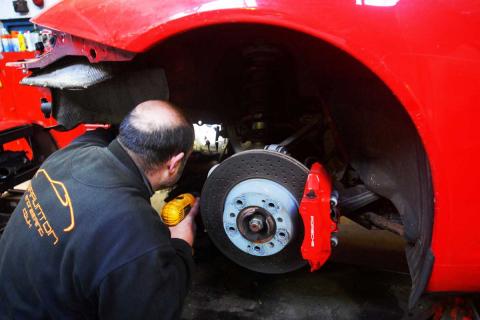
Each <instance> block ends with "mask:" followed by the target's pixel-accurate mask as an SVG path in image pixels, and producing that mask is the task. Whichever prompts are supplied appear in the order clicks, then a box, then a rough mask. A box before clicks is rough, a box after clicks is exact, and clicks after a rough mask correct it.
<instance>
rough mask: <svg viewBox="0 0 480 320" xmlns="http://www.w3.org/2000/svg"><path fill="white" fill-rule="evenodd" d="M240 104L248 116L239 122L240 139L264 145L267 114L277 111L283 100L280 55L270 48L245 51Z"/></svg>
mask: <svg viewBox="0 0 480 320" xmlns="http://www.w3.org/2000/svg"><path fill="white" fill-rule="evenodd" d="M242 56H243V60H244V66H245V67H244V72H243V77H242V78H243V86H242V104H243V109H244V110H248V115H247V116H246V117H244V118H243V119H242V129H243V130H242V131H243V132H242V133H241V135H242V136H246V137H247V138H248V139H250V140H252V142H253V143H263V142H264V141H265V138H266V136H267V135H268V132H269V123H268V121H269V120H270V119H269V118H270V111H271V110H278V108H279V106H280V104H281V102H282V101H283V99H282V96H281V95H282V92H283V90H281V87H282V83H281V79H282V78H281V77H280V71H281V69H282V62H281V61H282V59H281V52H280V51H279V50H278V49H276V48H274V47H271V46H267V45H258V46H251V47H248V48H247V49H245V50H244V51H243V53H242Z"/></svg>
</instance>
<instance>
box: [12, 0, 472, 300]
mask: <svg viewBox="0 0 480 320" xmlns="http://www.w3.org/2000/svg"><path fill="white" fill-rule="evenodd" d="M33 22H34V23H36V24H38V25H40V26H42V27H45V28H47V29H49V30H50V36H49V37H48V41H46V42H45V43H44V47H45V52H44V54H43V55H42V56H40V57H39V58H38V59H35V60H30V61H27V62H22V63H20V64H18V66H20V67H23V68H26V69H29V70H30V71H32V72H33V73H32V75H31V76H29V77H28V78H26V79H24V80H23V81H24V83H26V84H30V85H39V86H46V87H49V88H51V92H52V97H53V115H54V117H55V118H56V119H57V121H58V122H59V123H61V124H62V125H63V126H65V127H67V128H68V127H74V126H75V125H76V124H77V123H79V122H87V123H118V122H119V121H120V119H122V117H123V116H124V115H125V114H126V112H128V110H130V109H131V108H132V107H133V106H134V105H135V104H136V103H138V102H140V101H143V100H146V99H169V100H170V101H172V102H173V103H175V104H177V105H179V106H181V107H183V108H184V109H185V110H186V112H187V113H188V114H189V116H190V117H191V118H192V120H193V121H199V120H201V121H203V123H218V124H222V129H221V131H220V130H218V134H217V138H218V137H219V136H220V135H221V136H224V137H226V138H227V139H228V145H227V147H226V149H222V150H219V149H218V146H217V149H215V150H213V151H211V152H210V153H209V157H210V160H214V162H216V163H217V164H218V166H216V167H215V168H214V169H212V170H211V172H210V175H209V176H208V178H207V179H206V182H205V184H204V187H203V193H202V203H201V207H202V217H203V221H204V223H205V226H206V229H207V230H208V233H209V235H210V237H211V238H212V240H213V242H214V243H215V244H216V245H217V246H218V248H219V249H220V250H221V251H222V252H223V253H224V254H225V255H227V256H228V257H229V258H231V259H232V260H234V261H235V262H237V263H239V264H240V265H242V266H244V267H247V268H250V269H252V270H256V271H259V272H266V273H281V272H287V271H291V270H294V269H297V268H299V267H301V266H303V265H304V264H305V260H304V258H305V256H306V252H303V251H301V246H302V241H303V239H304V233H305V234H306V232H304V230H305V231H306V230H308V232H312V238H311V239H310V238H309V235H308V234H307V237H305V238H307V239H309V240H308V241H310V240H311V242H312V246H313V242H314V238H313V236H314V233H313V232H314V231H313V228H312V229H311V227H313V220H312V225H309V222H308V221H306V220H305V216H304V215H303V212H302V210H300V211H301V212H302V216H300V215H299V214H298V211H299V209H301V208H300V207H302V206H303V205H306V204H307V202H306V200H305V198H308V196H309V195H308V194H307V193H305V194H304V189H305V183H306V181H307V176H308V174H309V172H310V171H309V170H310V167H311V165H312V164H313V163H319V164H321V166H320V169H322V168H324V169H325V170H326V174H325V175H320V176H318V175H317V176H315V177H317V178H319V179H320V180H319V181H320V182H321V185H323V189H321V190H323V191H325V190H326V189H325V188H327V189H328V188H332V190H333V191H332V192H331V195H334V196H333V197H332V198H331V200H332V203H331V204H330V206H331V207H332V208H333V207H334V206H336V207H335V210H331V211H332V216H331V217H330V220H325V219H324V220H323V221H324V224H317V225H315V228H316V229H315V230H320V231H322V230H323V231H325V228H331V229H328V230H327V231H326V232H324V233H326V234H328V236H329V239H328V240H331V243H332V245H335V244H336V238H335V233H334V231H335V228H336V221H337V218H338V217H337V215H338V214H342V215H345V216H347V217H350V218H351V219H353V220H355V221H357V222H358V223H361V224H363V225H365V226H375V227H377V228H385V229H387V230H390V231H392V232H396V233H398V234H401V235H402V236H403V237H404V238H405V240H406V255H407V259H408V263H409V269H410V273H411V276H412V294H411V300H410V302H411V304H413V303H415V301H417V299H418V298H419V297H420V295H421V294H422V293H424V292H476V291H477V292H478V291H480V233H478V230H477V224H479V223H480V218H479V215H478V213H479V212H480V202H477V201H476V200H475V199H476V197H477V196H476V195H475V193H476V191H475V190H476V189H475V188H476V185H477V181H478V180H479V179H480V173H476V171H475V170H476V169H475V166H476V163H477V161H478V158H479V156H480V133H479V130H477V127H476V125H475V123H476V122H477V119H478V118H479V117H480V111H479V110H480V109H479V108H478V106H477V103H479V102H480V42H479V37H478V32H479V30H480V3H479V2H478V1H473V0H463V1H453V0H443V1H431V0H424V1H418V0H417V1H407V0H341V1H340V0H337V1H286V0H213V1H208V0H164V1H152V0H147V1H141V2H138V1H117V0H106V1H96V0H82V1H76V0H66V1H63V2H60V3H58V4H57V5H55V6H53V7H52V8H50V9H49V10H47V11H46V12H44V13H42V14H41V15H39V16H37V17H36V18H34V19H33ZM210 148H213V141H212V145H211V146H210V145H209V149H210ZM265 149H266V150H265ZM217 151H218V152H217ZM193 160H194V161H195V159H193ZM310 173H312V172H310ZM324 173H325V172H324ZM312 174H313V173H312ZM477 178H478V179H477ZM308 180H309V181H310V182H311V179H310V178H308ZM325 186H326V187H325ZM320 188H322V186H320ZM312 190H313V189H312ZM328 190H330V189H328ZM337 194H338V196H337ZM313 196H315V194H313ZM329 196H330V194H329ZM309 210H310V209H309ZM322 210H323V209H322ZM307 211H308V210H307ZM322 212H325V210H323V211H322ZM328 212H330V211H328ZM302 217H303V219H302ZM312 217H313V216H312ZM324 218H325V217H324ZM312 219H313V218H312ZM302 221H303V224H302ZM318 228H319V229H318ZM322 228H323V229H322ZM339 228H340V229H341V225H339ZM315 232H316V231H315ZM323 245H325V243H323ZM304 248H305V247H304ZM323 249H324V250H325V252H323V253H322V254H323V257H324V258H328V254H329V250H330V241H329V242H328V245H327V246H326V247H325V246H324V247H323ZM302 254H303V255H302ZM322 263H323V262H322ZM320 264H321V263H320ZM312 267H314V266H313V265H312ZM317 267H318V266H317Z"/></svg>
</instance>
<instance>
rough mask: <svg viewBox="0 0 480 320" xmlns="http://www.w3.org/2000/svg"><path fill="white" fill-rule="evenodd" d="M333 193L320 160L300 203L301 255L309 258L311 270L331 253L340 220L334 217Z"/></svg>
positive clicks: (314, 167)
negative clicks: (333, 236) (332, 214)
mask: <svg viewBox="0 0 480 320" xmlns="http://www.w3.org/2000/svg"><path fill="white" fill-rule="evenodd" d="M331 194H332V181H331V179H330V176H329V175H328V173H327V171H326V170H325V169H324V168H323V167H322V165H321V164H320V163H318V162H316V163H314V164H313V165H312V168H311V169H310V173H309V174H308V178H307V182H306V183H305V190H304V191H303V198H302V201H301V202H300V207H299V211H300V215H301V217H302V220H303V227H304V229H303V230H305V232H304V238H303V242H302V248H301V251H302V257H303V259H305V260H307V261H308V263H309V264H310V271H312V272H313V271H315V270H318V269H320V267H321V266H323V264H324V263H325V262H327V260H328V258H330V254H331V253H332V246H331V244H330V242H331V238H332V233H334V232H336V231H337V224H336V223H335V222H334V221H332V219H331V207H330V196H331Z"/></svg>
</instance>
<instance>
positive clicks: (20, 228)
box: [0, 130, 193, 319]
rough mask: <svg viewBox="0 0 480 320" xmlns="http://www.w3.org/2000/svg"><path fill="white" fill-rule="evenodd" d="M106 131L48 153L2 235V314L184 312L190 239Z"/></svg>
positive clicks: (158, 315) (149, 315)
mask: <svg viewBox="0 0 480 320" xmlns="http://www.w3.org/2000/svg"><path fill="white" fill-rule="evenodd" d="M106 136H107V132H106V131H104V130H97V131H95V132H88V133H86V134H85V135H83V136H81V137H79V138H78V139H76V140H75V141H74V142H72V144H71V145H69V146H68V147H66V148H64V149H62V150H59V151H57V152H55V153H54V154H52V155H51V156H50V157H49V158H48V159H47V160H46V161H45V162H44V164H43V165H42V167H41V168H40V170H39V171H38V172H37V174H36V175H35V177H34V178H33V179H32V181H31V185H30V187H29V188H28V189H27V191H26V193H25V195H24V196H23V198H22V200H21V201H20V203H19V205H18V206H17V208H16V209H15V211H14V213H13V214H12V217H11V218H10V221H9V223H8V225H7V227H6V229H5V232H4V234H3V236H2V238H1V239H0V319H10V318H11V319H47V318H48V319H77V318H78V319H85V318H87V319H97V318H100V319H171V318H179V316H180V311H181V306H182V303H183V299H184V297H185V296H186V293H187V290H188V287H189V286H190V281H191V272H192V266H193V260H192V249H191V247H190V246H189V245H188V244H187V243H186V242H185V241H183V240H180V239H170V232H169V230H168V228H167V227H166V226H165V225H164V224H163V223H162V222H161V220H160V219H159V217H158V215H157V214H156V212H155V210H154V209H153V208H152V207H151V205H150V197H151V195H152V190H151V187H150V184H149V183H148V180H146V178H145V177H144V175H143V174H142V173H141V172H140V170H139V169H138V168H137V166H136V165H135V163H134V162H133V161H132V159H131V158H130V157H129V156H128V154H127V153H126V152H125V150H124V149H123V148H122V147H121V146H120V144H119V143H118V142H117V140H113V142H111V143H110V145H108V147H107V144H108V140H107V139H106Z"/></svg>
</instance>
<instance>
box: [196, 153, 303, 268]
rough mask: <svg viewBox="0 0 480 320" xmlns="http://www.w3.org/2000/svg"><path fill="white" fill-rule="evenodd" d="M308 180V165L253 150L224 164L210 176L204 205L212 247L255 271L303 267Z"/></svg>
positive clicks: (239, 154) (238, 154)
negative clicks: (302, 204) (304, 202)
mask: <svg viewBox="0 0 480 320" xmlns="http://www.w3.org/2000/svg"><path fill="white" fill-rule="evenodd" d="M307 176H308V169H307V167H305V166H304V165H303V164H301V163H300V162H298V161H297V160H295V159H294V158H292V157H290V156H288V155H285V154H282V153H278V152H274V151H266V150H249V151H244V152H240V153H237V154H235V155H233V156H232V157H230V158H228V159H227V160H225V161H223V162H222V163H221V164H219V165H218V166H217V167H216V168H215V169H214V170H213V171H212V172H211V174H210V175H209V177H208V178H207V181H206V182H205V185H204V187H203V190H202V198H201V205H200V207H201V213H202V218H203V222H204V224H205V228H206V230H207V232H208V234H209V236H210V238H211V239H212V241H213V243H214V244H215V245H216V246H217V247H218V249H219V250H220V251H221V252H222V253H223V254H224V255H226V256H227V257H228V258H230V259H231V260H233V261H234V262H236V263H237V264H239V265H241V266H243V267H245V268H248V269H250V270H254V271H257V272H262V273H285V272H289V271H293V270H296V269H298V268H300V267H302V266H304V265H305V261H304V260H303V259H302V256H301V252H300V246H301V244H302V240H303V224H302V221H301V217H300V215H299V213H298V206H299V203H300V201H301V198H302V195H303V189H304V185H305V181H306V179H307Z"/></svg>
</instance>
